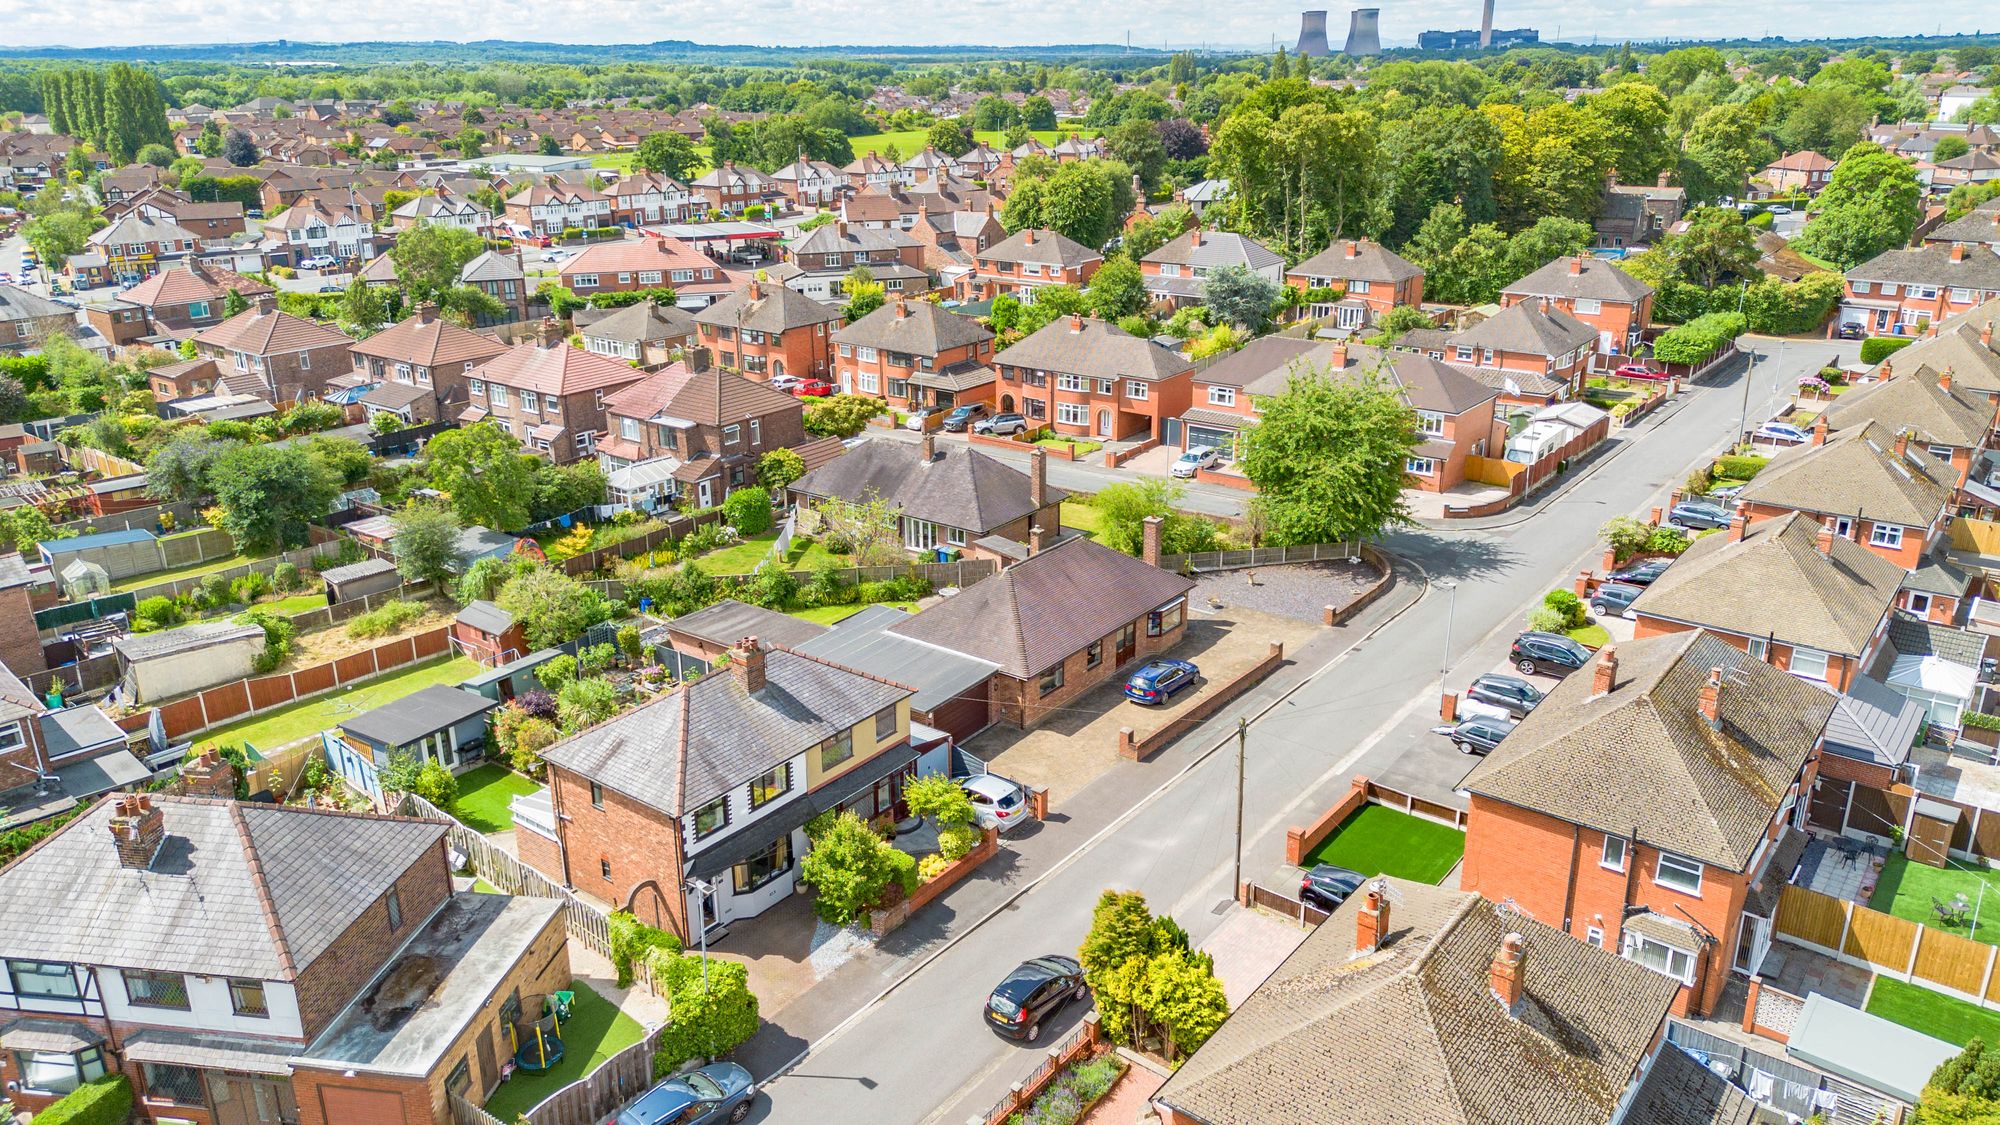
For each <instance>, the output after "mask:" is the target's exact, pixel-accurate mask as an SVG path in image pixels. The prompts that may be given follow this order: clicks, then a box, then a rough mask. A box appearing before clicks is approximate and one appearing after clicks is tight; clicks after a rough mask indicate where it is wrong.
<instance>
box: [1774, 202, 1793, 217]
mask: <svg viewBox="0 0 2000 1125" xmlns="http://www.w3.org/2000/svg"><path fill="white" fill-rule="evenodd" d="M1769 210H1770V212H1771V214H1773V215H1789V214H1791V213H1792V209H1791V208H1790V207H1787V206H1785V205H1784V204H1782V203H1773V204H1771V206H1770V208H1769Z"/></svg>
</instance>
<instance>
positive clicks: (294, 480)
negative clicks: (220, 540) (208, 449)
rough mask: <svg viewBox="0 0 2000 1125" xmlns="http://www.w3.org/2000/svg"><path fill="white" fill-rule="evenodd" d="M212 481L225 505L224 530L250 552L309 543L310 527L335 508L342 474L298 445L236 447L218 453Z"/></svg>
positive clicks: (210, 476) (217, 500)
mask: <svg viewBox="0 0 2000 1125" xmlns="http://www.w3.org/2000/svg"><path fill="white" fill-rule="evenodd" d="M209 481H210V485H211V488H212V489H213V491H214V493H215V502H216V505H217V506H218V507H219V508H221V509H222V517H221V526H222V530H224V531H226V532H228V533H229V537H230V538H231V539H233V540H235V542H236V547H237V549H238V550H239V551H242V552H244V553H246V554H267V553H269V552H271V551H275V550H281V549H284V548H287V547H297V546H301V545H303V544H304V543H305V541H306V534H307V530H306V529H307V527H308V526H309V525H310V524H311V522H312V521H313V520H316V519H318V518H319V517H321V516H323V515H325V514H327V513H328V512H329V511H332V510H333V501H334V498H335V497H336V496H338V495H339V494H340V480H339V478H338V477H336V476H335V475H334V474H333V473H332V472H331V471H330V470H328V469H327V467H326V465H325V464H324V463H323V462H321V461H320V460H319V459H318V458H317V457H314V456H313V455H312V454H311V453H310V452H308V451H307V450H304V449H300V448H297V447H292V446H277V445H246V446H240V447H238V448H235V449H231V450H229V451H228V452H226V453H224V454H223V455H222V456H220V457H218V458H216V461H215V465H214V467H213V468H212V469H211V471H210V473H209Z"/></svg>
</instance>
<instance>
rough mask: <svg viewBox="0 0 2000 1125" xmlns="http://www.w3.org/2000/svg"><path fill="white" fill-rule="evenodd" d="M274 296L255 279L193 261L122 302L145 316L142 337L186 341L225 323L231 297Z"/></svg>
mask: <svg viewBox="0 0 2000 1125" xmlns="http://www.w3.org/2000/svg"><path fill="white" fill-rule="evenodd" d="M274 292H275V290H273V289H272V288H271V287H270V286H269V285H266V284H264V283H263V282H261V281H258V280H256V279H255V278H249V277H244V276H243V275H242V274H240V273H236V272H234V271H233V270H227V269H224V268H222V267H221V266H217V265H211V264H209V263H206V262H203V261H202V260H201V259H200V258H192V257H191V258H189V259H187V260H186V261H185V262H181V263H178V264H176V265H172V266H169V267H167V268H166V269H163V270H160V271H159V272H158V273H155V274H154V275H153V276H151V277H149V278H147V279H146V280H144V281H142V282H140V283H139V284H137V285H134V286H133V287H132V288H130V289H127V290H126V291H125V292H123V293H121V294H119V300H121V301H123V302H124V303H125V304H128V305H131V306H134V307H135V308H137V309H138V310H140V312H141V313H142V314H143V315H142V317H141V320H142V322H143V324H144V326H145V330H144V331H143V332H142V333H141V335H147V336H164V337H167V338H169V339H185V338H186V337H187V336H189V335H191V334H193V333H195V332H199V331H201V330H202V329H204V328H208V327H210V326H212V325H215V324H219V323H221V322H222V318H223V310H224V308H225V307H226V306H227V304H228V301H229V294H231V293H235V294H236V295H237V296H239V297H242V298H243V299H244V300H246V301H254V300H256V299H257V298H258V297H262V296H266V295H269V294H272V293H274Z"/></svg>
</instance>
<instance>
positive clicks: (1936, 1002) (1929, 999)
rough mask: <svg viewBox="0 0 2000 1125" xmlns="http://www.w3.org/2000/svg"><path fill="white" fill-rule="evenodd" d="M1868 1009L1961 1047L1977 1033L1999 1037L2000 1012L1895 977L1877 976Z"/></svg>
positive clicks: (1994, 1037) (1993, 1038)
mask: <svg viewBox="0 0 2000 1125" xmlns="http://www.w3.org/2000/svg"><path fill="white" fill-rule="evenodd" d="M1867 1010H1868V1014H1869V1015H1874V1016H1881V1017H1882V1018H1883V1019H1885V1020H1888V1021H1890V1022H1891V1023H1900V1024H1902V1025H1903V1026H1904V1027H1908V1028H1914V1029H1915V1030H1917V1031H1921V1032H1923V1033H1924V1034H1925V1035H1928V1036H1931V1037H1932V1038H1934V1039H1942V1040H1944V1041H1945V1042H1947V1043H1955V1044H1957V1045H1959V1046H1961V1047H1962V1046H1964V1045H1965V1043H1966V1041H1967V1040H1969V1039H1971V1038H1972V1037H1973V1036H1975V1035H1976V1036H1978V1037H1979V1038H1981V1039H1984V1040H1986V1041H1987V1042H1988V1043H1992V1042H1995V1041H1996V1040H2000V1012H1995V1011H1992V1010H1990V1009H1987V1008H1981V1007H1979V1006H1978V1005H1976V1004H1969V1003H1967V1002H1966V1001H1964V1000H1960V999H1958V998H1957V997H1954V996H1946V995H1945V994H1944V993H1942V992H1932V991H1931V990H1930V989H1928V988H1924V987H1922V986H1921V985H1915V984H1904V983H1903V982H1902V981H1899V980H1897V979H1895V978H1894V977H1885V976H1878V977H1876V978H1875V988H1874V989H1873V991H1871V992H1870V993H1869V994H1868V1009H1867Z"/></svg>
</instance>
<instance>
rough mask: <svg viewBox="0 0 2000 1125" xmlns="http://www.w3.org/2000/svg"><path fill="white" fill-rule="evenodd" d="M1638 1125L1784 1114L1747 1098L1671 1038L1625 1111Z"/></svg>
mask: <svg viewBox="0 0 2000 1125" xmlns="http://www.w3.org/2000/svg"><path fill="white" fill-rule="evenodd" d="M1625 1119H1626V1120H1627V1121H1631V1122H1634V1123H1635V1125H1637V1123H1640V1122H1643V1123H1644V1125H1782V1123H1783V1122H1784V1120H1785V1116H1784V1114H1781V1113H1778V1112H1776V1111H1774V1110H1769V1109H1766V1108H1764V1107H1763V1106H1761V1105H1758V1104H1757V1103H1756V1102H1754V1101H1751V1100H1750V1096H1749V1095H1748V1094H1745V1093H1744V1092H1743V1091H1741V1090H1739V1089H1737V1088H1736V1087H1734V1086H1732V1085H1730V1084H1729V1083H1728V1082H1725V1081H1723V1079H1722V1076H1721V1075H1718V1074H1716V1073H1715V1072H1714V1071H1712V1070H1710V1069H1708V1068H1707V1067H1705V1066H1703V1065H1701V1063H1699V1062H1697V1061H1695V1058H1694V1056H1692V1055H1690V1054H1688V1053H1687V1052H1686V1051H1683V1050H1681V1049H1680V1048H1679V1047H1676V1046H1674V1045H1673V1044H1671V1043H1668V1044H1662V1045H1661V1047H1660V1051H1659V1054H1658V1056H1657V1057H1655V1058H1654V1059H1653V1067H1652V1069H1651V1070H1650V1071H1649V1072H1647V1074H1646V1081H1645V1083H1644V1084H1642V1085H1641V1086H1640V1087H1639V1093H1638V1096H1637V1098H1635V1099H1634V1101H1633V1103H1632V1108H1631V1110H1630V1111H1629V1112H1628V1113H1627V1114H1626V1117H1625Z"/></svg>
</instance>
